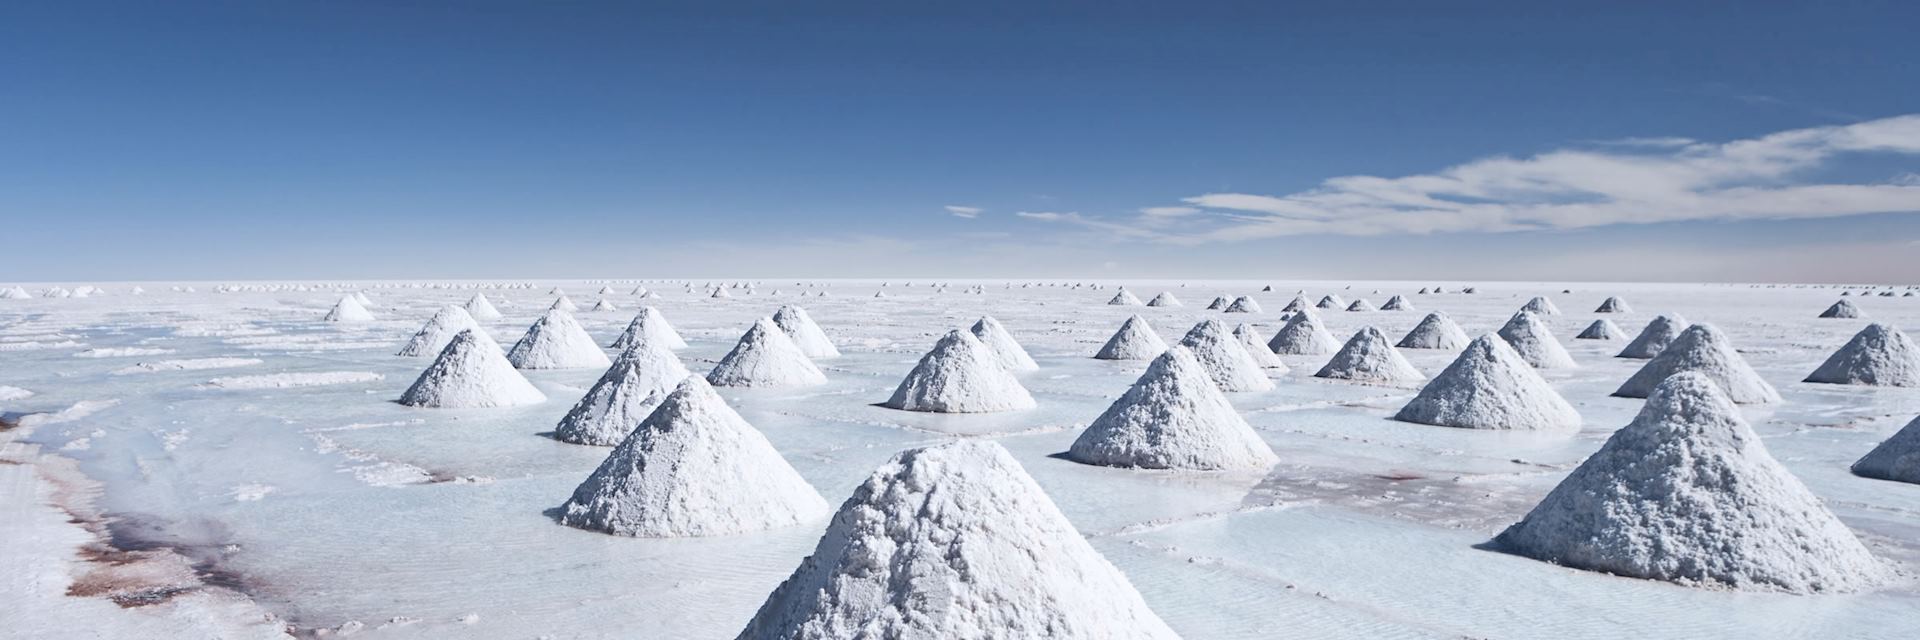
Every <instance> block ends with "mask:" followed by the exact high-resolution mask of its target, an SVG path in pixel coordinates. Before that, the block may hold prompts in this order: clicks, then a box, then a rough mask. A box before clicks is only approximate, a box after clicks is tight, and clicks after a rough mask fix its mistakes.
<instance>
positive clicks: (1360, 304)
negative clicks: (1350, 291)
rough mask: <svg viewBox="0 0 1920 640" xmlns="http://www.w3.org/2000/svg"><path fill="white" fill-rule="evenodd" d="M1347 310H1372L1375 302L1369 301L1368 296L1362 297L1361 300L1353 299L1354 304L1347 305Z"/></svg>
mask: <svg viewBox="0 0 1920 640" xmlns="http://www.w3.org/2000/svg"><path fill="white" fill-rule="evenodd" d="M1347 310H1348V311H1355V312H1361V311H1372V310H1373V303H1371V302H1367V299H1366V298H1361V299H1359V300H1355V301H1353V304H1349V305H1347Z"/></svg>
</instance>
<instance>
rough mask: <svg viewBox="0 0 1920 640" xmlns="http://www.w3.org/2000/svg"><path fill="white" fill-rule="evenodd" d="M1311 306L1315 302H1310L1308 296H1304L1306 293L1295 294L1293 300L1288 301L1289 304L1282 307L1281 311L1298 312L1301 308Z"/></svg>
mask: <svg viewBox="0 0 1920 640" xmlns="http://www.w3.org/2000/svg"><path fill="white" fill-rule="evenodd" d="M1311 306H1313V304H1312V303H1309V302H1307V297H1306V296H1304V295H1299V294H1295V295H1294V296H1293V300H1291V301H1288V302H1287V306H1285V307H1282V308H1281V309H1280V313H1294V312H1297V311H1299V310H1301V309H1305V308H1308V307H1311Z"/></svg>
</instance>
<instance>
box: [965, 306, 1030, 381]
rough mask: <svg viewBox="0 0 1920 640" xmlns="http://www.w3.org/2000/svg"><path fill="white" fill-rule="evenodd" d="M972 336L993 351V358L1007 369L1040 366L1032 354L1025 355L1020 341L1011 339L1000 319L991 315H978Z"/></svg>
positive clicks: (1021, 369)
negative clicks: (978, 318)
mask: <svg viewBox="0 0 1920 640" xmlns="http://www.w3.org/2000/svg"><path fill="white" fill-rule="evenodd" d="M973 337H975V338H979V339H980V342H981V343H983V344H985V345H987V349H988V350H990V351H992V352H993V356H994V358H996V359H998V360H999V361H1000V366H1002V367H1005V368H1006V369H1007V370H1008V371H1033V370H1035V369H1039V368H1040V363H1037V362H1034V361H1033V356H1029V355H1027V350H1026V349H1024V348H1022V347H1021V346H1020V342H1019V341H1018V340H1014V339H1013V334H1012V333H1008V332H1007V328H1006V327H1003V326H1000V321H999V320H995V319H993V316H980V320H979V321H977V322H974V323H973Z"/></svg>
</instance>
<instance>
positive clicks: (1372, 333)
mask: <svg viewBox="0 0 1920 640" xmlns="http://www.w3.org/2000/svg"><path fill="white" fill-rule="evenodd" d="M1313 375H1314V377H1316V378H1331V379H1335V380H1353V381H1356V382H1380V383H1396V382H1412V381H1415V380H1425V379H1426V378H1427V376H1426V375H1424V374H1421V373H1420V370H1419V369H1415V368H1413V364H1412V363H1410V362H1407V359H1406V358H1405V357H1404V356H1401V355H1400V351H1399V350H1397V349H1394V348H1393V344H1392V343H1390V342H1388V341H1387V336H1386V335H1385V334H1382V333H1380V330H1379V329H1375V328H1373V327H1361V328H1360V330H1359V331H1357V332H1355V333H1354V334H1353V337H1352V338H1348V339H1347V344H1346V345H1344V346H1341V347H1340V352H1339V353H1335V354H1333V358H1332V359H1330V360H1328V361H1327V364H1326V366H1323V367H1320V371H1318V372H1316V373H1314V374H1313Z"/></svg>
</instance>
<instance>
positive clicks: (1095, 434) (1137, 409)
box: [1067, 347, 1279, 471]
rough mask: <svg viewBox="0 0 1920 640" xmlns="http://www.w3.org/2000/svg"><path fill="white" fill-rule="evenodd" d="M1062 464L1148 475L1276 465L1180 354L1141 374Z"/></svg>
mask: <svg viewBox="0 0 1920 640" xmlns="http://www.w3.org/2000/svg"><path fill="white" fill-rule="evenodd" d="M1067 457H1068V458H1071V459H1073V460H1075V461H1078V462H1083V463H1086V464H1097V465H1105V466H1110V467H1141V468H1147V469H1191V470H1200V471H1217V470H1235V471H1262V470H1265V469H1266V468H1268V467H1271V466H1273V464H1274V463H1275V462H1277V461H1279V458H1277V457H1276V456H1274V454H1273V450H1272V449H1271V448H1269V447H1268V446H1267V443H1266V441H1264V440H1261V439H1260V436H1259V434H1257V433H1254V431H1253V427H1252V426H1249V425H1248V424H1247V421H1246V420H1245V419H1243V418H1241V417H1240V414H1239V413H1238V412H1236V411H1234V409H1233V405H1232V404H1229V403H1228V402H1227V397H1226V395H1224V394H1222V393H1220V389H1219V387H1217V386H1215V385H1214V384H1213V380H1212V378H1211V377H1209V376H1208V375H1207V372H1206V369H1205V368H1203V367H1201V366H1200V361H1199V360H1196V359H1194V357H1193V352H1191V351H1188V350H1187V348H1186V347H1174V348H1172V349H1169V350H1167V352H1166V353H1162V354H1160V357H1158V358H1155V359H1154V361H1153V363H1152V364H1149V365H1147V372H1146V373H1145V374H1142V375H1141V376H1140V379H1139V380H1137V381H1135V382H1134V383H1133V386H1132V387H1129V388H1128V389H1127V391H1126V393H1124V394H1121V396H1120V398H1119V399H1118V400H1114V401H1113V404H1112V405H1110V406H1108V407H1107V410H1106V412H1105V413H1102V414H1100V417H1099V418H1097V419H1095V420H1094V421H1093V424H1091V425H1088V426H1087V430H1086V431H1084V432H1082V433H1081V434H1080V437H1079V438H1078V439H1076V440H1074V441H1073V446H1072V448H1070V449H1068V451H1067Z"/></svg>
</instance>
